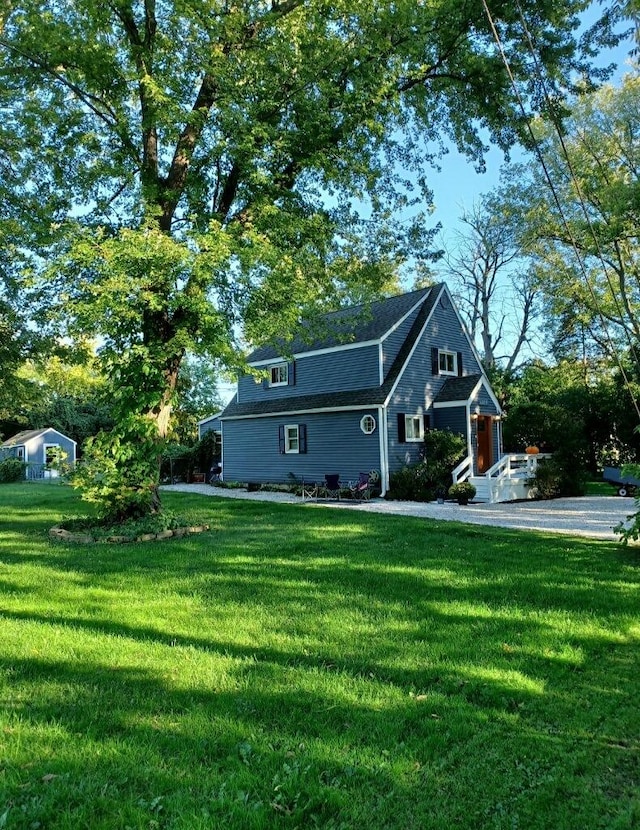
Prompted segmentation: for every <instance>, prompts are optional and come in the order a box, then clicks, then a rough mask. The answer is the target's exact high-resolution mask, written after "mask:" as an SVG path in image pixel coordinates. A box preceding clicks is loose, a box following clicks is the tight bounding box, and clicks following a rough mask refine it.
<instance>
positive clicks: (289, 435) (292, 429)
mask: <svg viewBox="0 0 640 830" xmlns="http://www.w3.org/2000/svg"><path fill="white" fill-rule="evenodd" d="M284 451H285V452H300V434H299V431H298V425H297V424H293V425H289V426H285V428H284Z"/></svg>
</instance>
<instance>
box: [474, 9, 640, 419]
mask: <svg viewBox="0 0 640 830" xmlns="http://www.w3.org/2000/svg"><path fill="white" fill-rule="evenodd" d="M516 5H517V8H518V12H519V14H520V19H521V21H522V23H523V27H524V30H525V34H526V36H527V39H528V41H529V48H530V50H531V52H532V55H533V57H534V64H535V67H536V73H537V75H538V78H539V80H540V82H541V85H542V88H543V90H544V94H545V99H546V100H547V103H548V104H549V105H550V106H549V110H550V111H551V112H553V106H552V105H551V104H552V102H551V100H550V97H549V95H548V92H547V90H546V86H545V84H544V79H543V78H542V74H541V72H540V68H539V63H538V61H537V57H536V55H535V50H534V48H533V43H532V42H531V38H530V35H529V31H528V28H527V26H526V23H525V21H524V17H523V15H522V10H521V8H520V4H519V2H518V0H516ZM482 6H483V8H484V12H485V14H486V16H487V20H488V21H489V25H490V27H491V32H492V34H493V39H494V40H495V43H496V46H497V47H498V51H499V52H500V56H501V58H502V62H503V64H504V66H505V69H506V71H507V75H508V76H509V80H510V82H511V86H512V88H513V91H514V93H515V96H516V99H517V101H518V105H519V107H520V111H521V112H522V115H523V117H524V120H525V123H526V127H527V132H528V133H529V136H530V138H531V142H532V146H533V148H534V151H535V154H536V156H537V157H538V161H539V162H540V165H541V167H542V169H543V171H544V175H545V178H546V180H547V184H548V185H549V189H550V190H551V193H552V195H553V200H554V202H555V205H556V208H557V209H558V213H559V215H560V218H561V221H562V225H563V227H564V229H565V232H566V233H567V236H568V238H569V240H570V242H571V247H572V248H573V251H574V254H575V256H576V260H577V262H578V265H579V268H580V272H581V273H582V276H583V278H584V282H585V285H586V286H587V290H588V291H589V294H590V295H591V299H592V301H593V304H594V307H595V309H596V313H597V316H598V317H599V319H600V323H601V325H602V328H603V331H604V336H605V339H606V341H607V343H608V345H609V349H610V352H611V354H612V355H613V357H614V359H615V361H616V363H617V365H618V368H619V369H620V374H621V376H622V378H623V380H624V384H625V386H626V387H627V390H628V392H629V395H630V397H631V401H632V403H633V406H634V409H635V411H636V415H637V416H638V420H639V421H640V405H639V404H638V400H637V398H636V395H635V393H634V391H633V389H632V386H631V382H630V380H629V377H628V375H627V373H626V371H625V368H624V366H623V364H622V360H621V359H620V355H619V354H618V350H617V348H616V346H615V344H614V341H613V338H612V337H611V335H610V334H609V326H608V323H607V320H606V317H605V316H604V314H603V312H602V309H601V307H600V302H599V300H598V298H597V296H596V294H595V291H594V289H593V286H592V285H591V282H590V280H589V276H588V274H587V270H586V267H585V264H584V261H583V258H582V253H581V251H580V249H579V246H578V243H577V240H576V238H575V235H574V233H573V231H572V230H571V228H570V227H569V224H568V221H567V219H566V216H565V212H564V209H563V207H562V204H561V202H560V197H559V196H558V192H557V190H556V187H555V185H554V183H553V180H552V178H551V175H550V173H549V169H548V166H547V163H546V160H545V158H544V155H543V153H542V151H541V149H540V145H539V142H538V139H537V138H536V136H535V134H534V132H533V129H532V127H531V121H530V118H529V116H528V114H527V111H526V108H525V106H524V101H523V99H522V95H521V94H520V90H519V89H518V85H517V83H516V80H515V77H514V75H513V72H512V71H511V65H510V63H509V59H508V58H507V55H506V53H505V50H504V47H503V45H502V40H501V38H500V33H499V32H498V29H497V27H496V24H495V22H494V19H493V16H492V14H491V10H490V9H489V7H488V5H487V0H482ZM552 121H553V125H554V128H555V130H556V132H557V133H558V136H559V138H560V143H561V146H562V148H563V155H564V156H565V158H566V159H567V161H569V159H568V155H567V150H566V145H565V144H564V141H563V139H562V136H561V134H560V129H559V125H558V124H557V121H556V120H555V118H552ZM569 170H570V175H571V177H572V178H573V180H574V183H575V184H576V185H577V182H576V179H575V174H574V171H573V168H572V167H571V165H570V164H569ZM578 196H579V199H580V202H581V204H582V207H583V209H584V210H585V212H586V208H585V206H584V202H583V201H582V195H581V191H580V188H579V186H578ZM587 218H588V217H587ZM589 226H590V228H591V230H592V233H593V234H594V238H595V231H594V229H593V226H592V224H591V223H590V222H589ZM596 244H597V245H598V253H599V255H600V260H601V262H602V265H603V268H604V270H605V275H607V280H609V277H608V274H607V269H606V265H605V262H604V259H603V257H602V252H601V249H600V246H599V244H598V240H597V239H596ZM609 286H610V288H611V284H610V283H609ZM612 294H613V297H614V300H615V301H616V303H617V298H616V295H615V292H614V291H613V290H612ZM624 328H625V327H624V325H623V329H624ZM625 331H626V329H625ZM626 333H627V336H628V332H626ZM631 348H632V353H633V355H634V359H635V360H636V364H637V365H640V364H638V360H637V356H636V353H635V348H634V346H633V344H632V343H631Z"/></svg>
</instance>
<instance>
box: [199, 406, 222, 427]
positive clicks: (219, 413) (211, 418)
mask: <svg viewBox="0 0 640 830" xmlns="http://www.w3.org/2000/svg"><path fill="white" fill-rule="evenodd" d="M223 412H224V410H223V409H221V410H220V412H215V413H214V414H213V415H207V417H206V418H203V419H202V420H201V421H198V426H200V424H206V423H208V422H209V421H215V419H216V418H219V417H220V416H221V415H222V413H223Z"/></svg>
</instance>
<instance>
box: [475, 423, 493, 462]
mask: <svg viewBox="0 0 640 830" xmlns="http://www.w3.org/2000/svg"><path fill="white" fill-rule="evenodd" d="M476 428H477V430H478V469H477V472H478V474H479V475H482V473H486V472H487V470H488V469H489V467H491V466H492V465H493V434H492V429H491V415H479V416H478V420H477V422H476Z"/></svg>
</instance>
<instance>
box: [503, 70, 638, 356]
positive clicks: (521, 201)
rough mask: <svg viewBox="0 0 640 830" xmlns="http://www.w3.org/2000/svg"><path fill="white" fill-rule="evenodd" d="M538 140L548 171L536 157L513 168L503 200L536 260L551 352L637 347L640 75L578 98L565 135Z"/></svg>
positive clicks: (549, 128)
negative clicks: (551, 344) (551, 187)
mask: <svg viewBox="0 0 640 830" xmlns="http://www.w3.org/2000/svg"><path fill="white" fill-rule="evenodd" d="M541 139H542V149H543V157H544V159H545V166H546V172H545V170H544V169H543V168H542V167H541V165H540V164H539V163H538V162H537V161H533V162H531V163H530V164H528V165H527V166H526V167H524V168H523V167H518V168H515V169H513V170H512V171H511V172H510V173H508V175H507V176H506V184H505V187H504V189H503V191H502V196H503V205H505V206H506V207H505V209H506V210H510V211H511V213H512V215H513V216H515V217H516V221H517V222H518V224H519V227H520V236H521V239H523V242H524V244H525V246H526V247H527V249H528V251H529V252H530V253H531V255H532V257H533V258H534V262H535V270H536V273H537V281H538V284H539V286H540V289H541V290H542V291H543V292H544V295H545V297H546V307H547V312H548V314H547V317H548V320H549V327H550V328H551V329H552V335H553V339H554V343H555V351H556V354H557V355H558V356H561V357H562V356H569V357H570V356H578V357H586V356H588V355H589V354H591V353H592V352H593V351H594V349H595V352H596V353H597V354H600V355H601V354H603V353H604V354H608V355H609V356H612V355H615V354H616V353H617V352H618V353H622V352H625V353H626V352H627V351H629V350H630V349H631V350H632V351H633V350H635V349H636V347H637V344H638V342H639V340H640V239H639V236H638V227H639V225H640V77H638V76H637V75H631V74H629V75H628V76H626V77H625V78H624V80H623V81H622V84H621V85H620V87H612V86H605V87H603V88H601V89H600V90H598V91H597V92H594V93H592V94H590V95H586V96H583V97H581V98H578V99H576V100H575V101H574V103H573V108H572V112H571V117H570V118H569V119H568V121H567V122H566V125H565V128H564V131H563V132H562V133H558V131H557V130H556V127H555V125H554V124H549V123H546V124H542V125H541ZM547 172H548V175H549V178H550V179H551V181H552V183H553V190H554V191H555V197H554V194H553V192H552V191H551V190H550V188H549V186H548V183H547V175H546V173H547Z"/></svg>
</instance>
